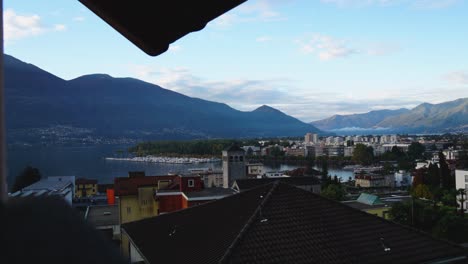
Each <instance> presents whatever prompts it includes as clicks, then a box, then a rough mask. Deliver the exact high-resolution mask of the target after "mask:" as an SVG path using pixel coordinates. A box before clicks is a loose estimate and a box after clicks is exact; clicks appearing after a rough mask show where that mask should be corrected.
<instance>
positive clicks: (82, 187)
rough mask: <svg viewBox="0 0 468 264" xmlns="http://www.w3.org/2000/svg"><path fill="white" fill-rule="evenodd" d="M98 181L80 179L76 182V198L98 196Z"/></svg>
mask: <svg viewBox="0 0 468 264" xmlns="http://www.w3.org/2000/svg"><path fill="white" fill-rule="evenodd" d="M97 190H98V187H97V180H91V179H83V178H79V179H76V180H75V198H85V197H92V196H95V195H96V194H97Z"/></svg>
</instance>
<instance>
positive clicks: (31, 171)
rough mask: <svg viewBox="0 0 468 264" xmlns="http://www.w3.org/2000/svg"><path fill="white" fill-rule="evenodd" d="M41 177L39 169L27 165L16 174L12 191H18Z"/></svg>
mask: <svg viewBox="0 0 468 264" xmlns="http://www.w3.org/2000/svg"><path fill="white" fill-rule="evenodd" d="M40 179H41V173H40V172H39V169H37V168H33V167H31V166H27V167H26V168H24V170H23V171H22V172H21V173H20V174H19V175H18V176H16V179H15V183H14V184H13V187H12V189H11V192H17V191H20V190H21V189H23V188H24V187H27V186H29V185H31V184H33V183H35V182H37V181H39V180H40Z"/></svg>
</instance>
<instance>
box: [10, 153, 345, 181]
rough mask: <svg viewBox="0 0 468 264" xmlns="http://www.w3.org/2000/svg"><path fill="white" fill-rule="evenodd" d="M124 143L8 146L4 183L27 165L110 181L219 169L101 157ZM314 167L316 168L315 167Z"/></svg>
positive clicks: (51, 172)
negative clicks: (135, 175)
mask: <svg viewBox="0 0 468 264" xmlns="http://www.w3.org/2000/svg"><path fill="white" fill-rule="evenodd" d="M128 147H129V146H125V145H95V146H74V147H69V146H44V147H9V148H8V183H9V185H10V186H11V185H12V184H13V182H14V178H15V177H16V176H17V175H18V174H19V173H20V172H21V171H22V170H23V169H24V167H26V166H28V165H30V166H32V167H36V168H38V169H39V170H40V172H41V174H42V175H43V177H44V176H59V175H62V176H66V175H74V176H76V177H77V178H79V177H84V178H92V179H97V180H98V181H99V183H112V182H113V180H114V178H115V177H122V176H127V174H128V172H129V171H145V172H146V174H147V175H164V174H167V173H169V172H174V173H186V172H187V170H188V169H191V168H213V169H221V162H217V163H200V164H162V163H144V162H130V161H115V160H106V159H105V157H118V156H119V154H118V153H117V151H118V150H126V149H127V148H128ZM297 167H298V166H297V165H287V164H277V165H270V166H266V168H265V169H266V170H292V169H295V168H297ZM317 169H318V168H317ZM329 173H330V174H331V175H337V176H338V177H340V178H342V180H343V181H346V180H348V178H349V177H350V176H352V175H353V173H352V172H351V171H344V170H340V169H333V168H330V169H329Z"/></svg>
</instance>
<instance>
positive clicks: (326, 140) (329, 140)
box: [325, 137, 335, 145]
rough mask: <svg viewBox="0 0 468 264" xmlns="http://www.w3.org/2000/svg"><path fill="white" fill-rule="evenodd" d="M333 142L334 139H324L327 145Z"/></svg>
mask: <svg viewBox="0 0 468 264" xmlns="http://www.w3.org/2000/svg"><path fill="white" fill-rule="evenodd" d="M334 141H335V138H334V137H327V139H325V143H326V144H327V145H331V144H333V142H334Z"/></svg>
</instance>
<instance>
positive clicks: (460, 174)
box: [455, 170, 468, 211]
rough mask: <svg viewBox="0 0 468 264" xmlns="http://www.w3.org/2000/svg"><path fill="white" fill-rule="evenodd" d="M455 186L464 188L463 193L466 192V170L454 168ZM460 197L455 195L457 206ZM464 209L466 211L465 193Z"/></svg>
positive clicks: (467, 203)
mask: <svg viewBox="0 0 468 264" xmlns="http://www.w3.org/2000/svg"><path fill="white" fill-rule="evenodd" d="M455 188H456V189H457V190H458V189H465V193H467V190H468V170H455ZM458 199H460V196H457V203H458V206H460V202H459V201H458ZM465 199H467V201H465V206H464V208H465V211H468V210H467V208H468V198H467V196H466V195H465Z"/></svg>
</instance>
